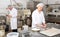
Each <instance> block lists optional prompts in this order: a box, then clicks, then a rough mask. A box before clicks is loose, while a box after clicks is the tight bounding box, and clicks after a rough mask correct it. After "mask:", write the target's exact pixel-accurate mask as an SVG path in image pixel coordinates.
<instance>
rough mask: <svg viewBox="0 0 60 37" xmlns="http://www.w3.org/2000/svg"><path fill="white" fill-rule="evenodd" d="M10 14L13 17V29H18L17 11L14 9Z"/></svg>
mask: <svg viewBox="0 0 60 37" xmlns="http://www.w3.org/2000/svg"><path fill="white" fill-rule="evenodd" d="M9 12H10V13H9V15H11V16H12V18H10V26H11V29H17V10H16V9H15V8H13V9H12V10H9Z"/></svg>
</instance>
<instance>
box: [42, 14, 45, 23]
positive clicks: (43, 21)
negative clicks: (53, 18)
mask: <svg viewBox="0 0 60 37" xmlns="http://www.w3.org/2000/svg"><path fill="white" fill-rule="evenodd" d="M42 19H43V20H42V23H45V17H44V13H42Z"/></svg>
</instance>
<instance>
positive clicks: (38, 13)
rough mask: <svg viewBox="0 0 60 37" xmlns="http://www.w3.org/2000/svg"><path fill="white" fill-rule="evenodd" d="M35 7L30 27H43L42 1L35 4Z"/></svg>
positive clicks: (44, 25)
mask: <svg viewBox="0 0 60 37" xmlns="http://www.w3.org/2000/svg"><path fill="white" fill-rule="evenodd" d="M36 7H37V9H36V10H34V11H33V13H32V28H45V27H46V24H45V18H44V14H43V11H42V10H43V7H44V4H43V3H39V4H37V6H36Z"/></svg>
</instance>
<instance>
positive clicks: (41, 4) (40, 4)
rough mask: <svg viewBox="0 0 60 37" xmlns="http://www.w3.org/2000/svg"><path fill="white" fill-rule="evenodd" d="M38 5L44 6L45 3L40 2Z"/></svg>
mask: <svg viewBox="0 0 60 37" xmlns="http://www.w3.org/2000/svg"><path fill="white" fill-rule="evenodd" d="M38 6H42V7H43V6H44V4H43V3H39V4H37V6H36V7H38Z"/></svg>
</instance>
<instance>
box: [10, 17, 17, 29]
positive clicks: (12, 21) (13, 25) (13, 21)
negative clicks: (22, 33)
mask: <svg viewBox="0 0 60 37" xmlns="http://www.w3.org/2000/svg"><path fill="white" fill-rule="evenodd" d="M10 26H11V29H17V18H11V19H10Z"/></svg>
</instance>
